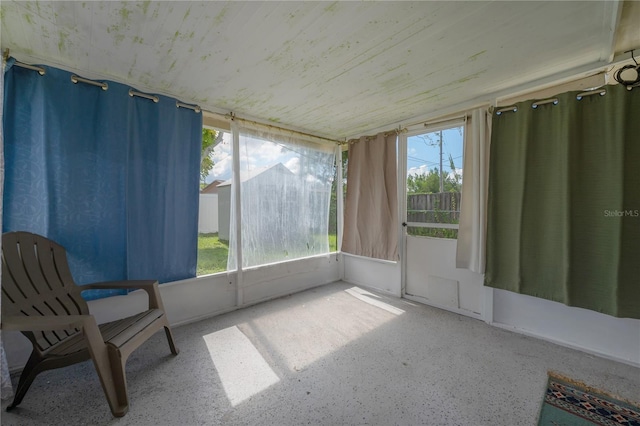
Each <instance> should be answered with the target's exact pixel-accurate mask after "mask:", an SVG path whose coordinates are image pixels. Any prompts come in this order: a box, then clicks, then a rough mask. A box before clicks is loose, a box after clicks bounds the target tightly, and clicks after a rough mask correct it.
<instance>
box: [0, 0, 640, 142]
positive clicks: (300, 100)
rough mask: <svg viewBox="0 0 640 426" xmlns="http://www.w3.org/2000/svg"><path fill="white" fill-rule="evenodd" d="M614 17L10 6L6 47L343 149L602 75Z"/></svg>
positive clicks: (549, 9)
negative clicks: (528, 89) (410, 124)
mask: <svg viewBox="0 0 640 426" xmlns="http://www.w3.org/2000/svg"><path fill="white" fill-rule="evenodd" d="M617 6H618V3H617V2H610V1H584V2H582V1H574V2H563V1H550V2H524V1H513V2H504V1H495V2H494V1H489V2H487V1H472V2H457V1H456V2H437V1H428V2H333V3H331V2H307V1H304V2H277V1H271V2H266V1H265V2H150V1H145V2H89V1H87V2H79V1H78V2H60V1H56V2H46V1H39V2H22V1H20V2H10V1H5V0H3V1H2V3H1V5H0V7H1V8H2V14H1V18H2V30H1V35H2V42H1V44H2V48H3V49H4V48H10V49H11V52H12V55H13V56H15V57H16V58H17V59H19V60H22V61H25V62H32V63H33V62H42V63H46V64H52V65H58V66H61V67H63V68H66V69H70V70H74V71H77V72H79V73H82V74H83V75H84V76H86V77H94V78H96V77H102V78H108V79H112V80H115V81H119V82H123V83H126V84H129V85H131V86H133V87H135V88H136V89H138V90H144V91H149V92H156V93H162V94H167V95H171V96H175V97H177V98H179V99H181V100H183V101H185V102H193V103H198V104H200V105H201V106H202V107H203V108H205V109H210V110H212V111H216V112H228V111H233V112H234V113H235V114H236V115H238V116H241V117H242V116H244V117H248V118H254V119H259V120H264V121H269V122H274V123H279V124H281V125H284V126H287V127H293V128H297V129H301V130H305V131H308V132H310V133H314V134H317V135H321V136H328V137H332V138H344V137H348V136H353V135H356V134H360V133H362V132H366V131H367V130H371V129H377V128H381V127H383V126H385V125H389V126H395V125H397V124H399V123H400V122H403V121H405V122H406V120H408V119H411V118H413V117H418V116H425V115H428V114H432V113H435V112H437V111H442V110H445V109H451V108H452V107H455V106H456V105H462V104H464V103H465V102H467V101H469V100H471V99H479V98H482V97H487V99H489V98H490V96H491V95H492V94H494V93H496V92H500V91H504V90H508V89H509V88H511V87H516V86H518V85H521V84H523V83H527V82H529V81H533V80H537V79H541V78H544V77H546V76H550V75H554V74H556V73H559V72H563V71H567V70H572V69H576V68H579V67H581V66H585V65H588V64H596V63H600V62H601V61H603V59H604V58H603V55H605V54H607V55H608V54H610V53H613V52H612V46H613V35H614V32H615V28H612V23H615V22H616V16H617V12H618V8H617ZM623 22H626V21H624V19H623ZM625 37H627V39H625V40H627V41H625V43H626V44H633V43H634V41H633V38H634V37H636V38H637V43H638V44H640V34H638V36H634V35H633V34H631V35H630V36H629V35H628V34H627V35H625ZM629 38H631V40H630V41H629V40H628V39H629ZM603 52H604V53H603Z"/></svg>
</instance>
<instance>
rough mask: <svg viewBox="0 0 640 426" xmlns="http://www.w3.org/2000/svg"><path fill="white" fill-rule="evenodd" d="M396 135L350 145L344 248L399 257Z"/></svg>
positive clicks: (346, 251) (365, 253)
mask: <svg viewBox="0 0 640 426" xmlns="http://www.w3.org/2000/svg"><path fill="white" fill-rule="evenodd" d="M396 174H397V165H396V134H395V133H393V134H385V133H380V134H378V135H377V136H375V137H362V138H360V140H359V141H357V142H355V143H352V144H350V145H349V167H348V168H347V199H346V204H345V214H344V235H343V238H342V251H343V252H345V253H351V254H355V255H359V256H366V257H373V258H376V259H385V260H393V261H396V260H398V229H397V228H398V191H397V189H398V188H397V187H398V184H397V176H396Z"/></svg>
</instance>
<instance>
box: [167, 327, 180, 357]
mask: <svg viewBox="0 0 640 426" xmlns="http://www.w3.org/2000/svg"><path fill="white" fill-rule="evenodd" d="M164 332H165V334H166V335H167V340H168V341H169V347H170V348H171V353H172V354H174V355H178V352H180V350H179V349H178V348H177V347H176V344H175V342H174V341H173V333H172V332H171V328H170V327H169V326H168V325H165V326H164Z"/></svg>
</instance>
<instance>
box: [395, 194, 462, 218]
mask: <svg viewBox="0 0 640 426" xmlns="http://www.w3.org/2000/svg"><path fill="white" fill-rule="evenodd" d="M459 221H460V193H459V192H440V193H437V194H409V195H408V196H407V222H422V223H425V222H426V223H458V222H459Z"/></svg>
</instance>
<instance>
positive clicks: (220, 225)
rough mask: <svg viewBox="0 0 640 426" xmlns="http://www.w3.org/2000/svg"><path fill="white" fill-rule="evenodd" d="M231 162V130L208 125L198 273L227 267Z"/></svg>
mask: <svg viewBox="0 0 640 426" xmlns="http://www.w3.org/2000/svg"><path fill="white" fill-rule="evenodd" d="M231 165H232V161H231V134H230V133H228V132H225V131H223V130H216V129H214V128H212V127H204V128H203V129H202V161H201V164H200V208H199V216H198V264H197V268H196V275H198V276H200V275H208V274H213V273H216V272H223V271H226V270H227V258H228V256H229V213H230V206H231V205H230V188H231Z"/></svg>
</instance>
